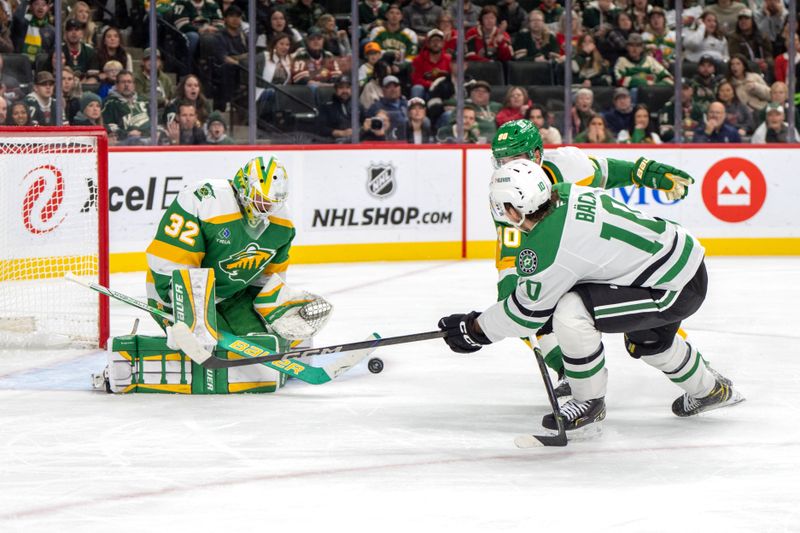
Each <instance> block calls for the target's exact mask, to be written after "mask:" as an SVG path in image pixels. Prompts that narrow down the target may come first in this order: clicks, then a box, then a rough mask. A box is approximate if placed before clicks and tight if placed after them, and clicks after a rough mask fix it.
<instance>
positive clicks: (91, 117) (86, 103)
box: [70, 92, 103, 126]
mask: <svg viewBox="0 0 800 533" xmlns="http://www.w3.org/2000/svg"><path fill="white" fill-rule="evenodd" d="M70 124H72V125H73V126H103V101H102V100H101V98H100V97H99V96H98V95H96V94H94V93H92V92H85V93H84V94H83V96H81V99H80V111H78V112H77V113H76V114H75V118H73V119H72V120H71V121H70Z"/></svg>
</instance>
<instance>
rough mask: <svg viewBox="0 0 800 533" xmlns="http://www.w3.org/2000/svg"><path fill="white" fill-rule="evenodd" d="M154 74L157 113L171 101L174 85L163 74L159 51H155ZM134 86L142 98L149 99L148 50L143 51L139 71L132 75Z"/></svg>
mask: <svg viewBox="0 0 800 533" xmlns="http://www.w3.org/2000/svg"><path fill="white" fill-rule="evenodd" d="M156 73H157V74H158V86H157V87H156V103H157V105H158V109H159V111H161V110H163V109H164V106H166V105H167V102H169V101H170V100H172V98H173V96H174V95H175V84H174V83H173V82H172V78H171V77H169V76H168V75H167V74H166V73H165V72H164V65H163V64H162V62H161V51H160V50H158V49H156ZM134 85H135V86H136V92H137V93H139V94H141V95H142V96H145V97H147V98H148V99H149V98H150V48H145V49H144V55H142V63H141V65H140V66H139V70H137V71H136V73H135V74H134Z"/></svg>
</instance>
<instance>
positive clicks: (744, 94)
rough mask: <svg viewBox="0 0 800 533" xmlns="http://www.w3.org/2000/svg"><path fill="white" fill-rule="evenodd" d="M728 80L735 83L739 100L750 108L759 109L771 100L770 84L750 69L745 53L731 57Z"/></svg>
mask: <svg viewBox="0 0 800 533" xmlns="http://www.w3.org/2000/svg"><path fill="white" fill-rule="evenodd" d="M727 80H728V81H729V82H730V83H731V85H733V89H734V90H735V91H736V97H737V98H738V99H739V101H740V102H742V103H743V104H745V105H746V106H747V107H749V108H750V109H753V110H755V111H759V110H761V109H764V107H765V106H766V105H767V102H769V85H767V82H765V81H764V78H762V77H761V75H760V74H756V73H755V72H751V71H750V67H749V65H748V64H747V60H746V59H745V57H744V56H743V55H741V54H737V55H735V56H733V57H732V58H731V61H730V63H728V76H727Z"/></svg>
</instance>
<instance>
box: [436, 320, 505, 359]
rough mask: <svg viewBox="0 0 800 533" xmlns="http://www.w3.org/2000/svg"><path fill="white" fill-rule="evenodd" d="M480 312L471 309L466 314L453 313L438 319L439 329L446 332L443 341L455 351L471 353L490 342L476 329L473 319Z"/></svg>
mask: <svg viewBox="0 0 800 533" xmlns="http://www.w3.org/2000/svg"><path fill="white" fill-rule="evenodd" d="M479 316H480V313H479V312H477V311H473V312H471V313H469V314H467V315H464V314H455V315H450V316H446V317H444V318H442V319H440V320H439V329H440V330H442V331H445V332H447V336H445V337H444V342H445V343H447V345H448V346H449V347H450V349H451V350H453V351H454V352H456V353H472V352H477V351H478V350H480V349H481V346H482V345H484V344H491V343H492V341H490V340H489V339H488V338H487V337H486V335H484V334H483V333H482V332H480V331H478V329H477V327H476V324H475V320H476V319H477V318H478V317H479Z"/></svg>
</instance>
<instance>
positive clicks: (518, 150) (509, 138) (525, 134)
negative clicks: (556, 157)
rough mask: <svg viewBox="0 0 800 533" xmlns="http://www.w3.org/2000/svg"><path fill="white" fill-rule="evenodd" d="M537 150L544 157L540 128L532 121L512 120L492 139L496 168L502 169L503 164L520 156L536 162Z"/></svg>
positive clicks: (493, 160)
mask: <svg viewBox="0 0 800 533" xmlns="http://www.w3.org/2000/svg"><path fill="white" fill-rule="evenodd" d="M537 149H538V150H539V154H540V155H544V146H543V144H542V136H541V135H540V134H539V128H537V127H536V125H535V124H534V123H533V122H531V121H530V120H525V119H520V120H512V121H511V122H506V123H505V124H503V125H502V126H500V127H499V128H498V129H497V133H496V134H495V136H494V139H492V162H493V163H494V167H495V168H500V167H501V166H502V165H503V163H507V162H508V161H510V160H511V159H512V158H515V157H518V156H519V155H520V154H525V155H527V156H528V159H530V160H531V161H535V160H536V159H535V155H534V152H536V150H537Z"/></svg>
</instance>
